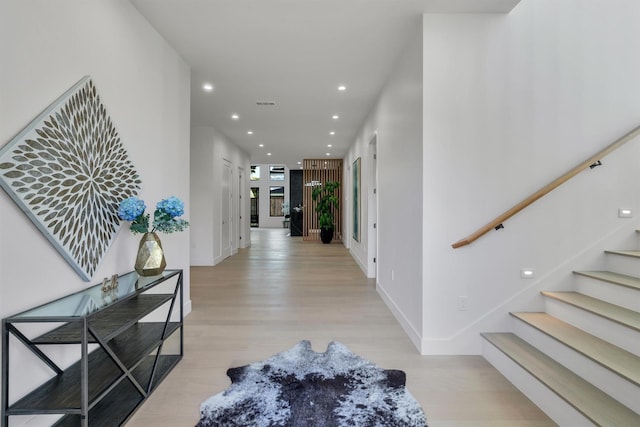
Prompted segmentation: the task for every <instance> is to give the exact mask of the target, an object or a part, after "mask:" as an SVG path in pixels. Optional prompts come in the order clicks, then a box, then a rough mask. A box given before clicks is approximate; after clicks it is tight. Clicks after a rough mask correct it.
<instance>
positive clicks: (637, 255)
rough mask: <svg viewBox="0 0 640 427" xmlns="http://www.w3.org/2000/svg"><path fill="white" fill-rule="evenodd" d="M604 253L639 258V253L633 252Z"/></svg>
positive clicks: (614, 251) (615, 251) (612, 251)
mask: <svg viewBox="0 0 640 427" xmlns="http://www.w3.org/2000/svg"><path fill="white" fill-rule="evenodd" d="M604 253H605V254H613V255H624V256H631V257H636V258H640V251H634V250H608V251H604Z"/></svg>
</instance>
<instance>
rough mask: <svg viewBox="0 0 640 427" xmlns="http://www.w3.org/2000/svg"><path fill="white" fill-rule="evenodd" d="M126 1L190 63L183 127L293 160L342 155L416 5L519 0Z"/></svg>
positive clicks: (417, 18) (279, 160)
mask: <svg viewBox="0 0 640 427" xmlns="http://www.w3.org/2000/svg"><path fill="white" fill-rule="evenodd" d="M131 2H132V3H133V4H134V6H135V7H136V8H137V9H138V10H139V11H140V13H142V15H144V16H145V17H146V19H147V20H148V21H149V22H150V23H151V24H152V25H153V26H154V27H155V29H156V30H157V31H158V32H159V33H160V34H161V35H162V36H163V37H164V38H165V39H166V40H167V41H168V42H169V44H171V45H172V46H173V47H174V48H175V49H176V50H177V51H178V53H179V54H180V55H181V56H182V58H184V60H185V61H186V62H187V63H188V64H189V66H190V67H191V124H192V126H213V127H215V128H216V129H217V130H218V131H219V132H221V133H223V134H224V135H226V136H227V137H228V138H229V139H230V140H231V141H232V142H234V143H235V144H236V145H238V146H240V147H242V148H243V149H244V150H245V151H247V152H248V153H249V154H250V155H251V162H252V163H253V164H260V163H267V164H268V163H271V164H286V165H287V166H289V167H290V168H298V167H299V165H298V164H297V162H299V161H301V160H302V159H303V158H325V157H328V156H327V155H326V153H330V154H331V156H330V157H331V158H342V157H343V156H344V154H345V153H346V151H347V149H348V147H349V146H350V145H351V144H352V143H353V141H354V137H355V135H356V132H357V131H358V130H359V129H360V127H361V126H362V124H363V121H364V119H365V117H366V115H367V114H368V113H369V111H370V110H371V109H372V108H373V106H374V104H375V102H376V100H377V98H378V96H379V94H380V92H381V90H382V88H383V86H384V84H385V82H386V79H387V77H388V75H389V73H390V72H391V71H392V70H393V67H394V64H395V62H396V61H397V59H398V58H399V57H400V55H401V54H402V51H403V49H404V47H405V46H406V45H407V43H408V41H409V40H410V37H411V36H412V35H415V34H417V33H416V32H417V31H419V28H420V25H421V21H422V14H423V13H469V12H474V13H505V12H508V11H510V10H511V9H513V7H514V6H515V5H516V4H517V3H518V2H519V0H131ZM205 82H210V83H211V84H213V85H214V90H213V91H212V92H210V93H205V92H204V91H203V90H202V85H203V84H204V83H205ZM341 84H344V85H346V87H347V89H346V91H344V92H340V91H338V89H337V88H338V86H339V85H341ZM261 101H274V102H275V103H276V105H275V106H258V105H256V103H257V102H261ZM234 113H236V114H238V115H239V116H240V118H239V119H238V120H233V119H231V115H232V114H234ZM334 114H338V115H339V116H340V118H339V119H338V120H334V119H332V115H334ZM249 130H251V131H253V135H249V134H248V133H247V132H248V131H249ZM331 131H334V132H335V135H333V136H332V135H330V134H329V132H331ZM259 144H264V147H263V148H261V147H259ZM328 144H332V145H333V146H332V147H331V148H329V147H328V146H327V145H328ZM267 153H272V155H271V156H268V155H267Z"/></svg>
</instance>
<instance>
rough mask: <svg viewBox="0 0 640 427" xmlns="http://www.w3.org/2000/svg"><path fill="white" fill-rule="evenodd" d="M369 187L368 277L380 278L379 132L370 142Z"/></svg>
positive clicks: (374, 134)
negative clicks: (378, 258)
mask: <svg viewBox="0 0 640 427" xmlns="http://www.w3.org/2000/svg"><path fill="white" fill-rule="evenodd" d="M368 157H369V164H370V165H371V167H370V168H369V171H370V172H369V185H368V192H369V197H367V203H368V205H367V230H368V236H367V237H368V238H367V277H368V278H375V277H378V264H379V262H378V260H377V257H378V163H377V162H378V131H377V130H376V131H375V132H374V133H373V136H372V137H371V139H370V140H369V154H368Z"/></svg>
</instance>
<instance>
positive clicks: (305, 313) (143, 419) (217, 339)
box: [127, 229, 555, 427]
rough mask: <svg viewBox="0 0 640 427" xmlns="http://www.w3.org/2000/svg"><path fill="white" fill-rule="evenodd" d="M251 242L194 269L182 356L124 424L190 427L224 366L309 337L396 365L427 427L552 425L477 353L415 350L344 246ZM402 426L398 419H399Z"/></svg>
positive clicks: (274, 232)
mask: <svg viewBox="0 0 640 427" xmlns="http://www.w3.org/2000/svg"><path fill="white" fill-rule="evenodd" d="M251 242H252V246H251V248H249V249H241V250H240V252H239V253H238V254H237V255H235V256H233V257H231V258H228V259H226V260H225V261H223V262H222V263H220V264H218V265H216V266H214V267H192V268H191V299H192V304H193V311H192V312H191V314H190V315H189V316H187V317H186V319H185V357H184V359H183V360H182V361H181V362H180V363H179V364H178V366H177V367H176V368H175V369H174V370H173V371H172V372H171V374H170V375H169V376H168V377H167V378H166V379H165V380H164V382H163V383H162V384H161V385H160V387H159V388H158V389H157V390H156V391H155V392H154V394H153V395H152V396H151V397H150V399H149V400H148V401H147V402H146V403H145V405H144V406H143V407H142V408H140V409H139V410H138V412H137V413H136V414H135V415H134V417H133V418H132V419H131V420H130V421H129V423H128V424H127V427H148V426H154V427H165V426H166V427H169V426H171V427H188V426H191V427H193V426H194V425H195V424H196V423H197V421H198V418H199V407H200V403H201V402H203V401H204V400H205V399H207V398H208V397H209V396H211V395H213V394H216V393H218V392H220V391H222V390H224V389H225V388H226V387H228V386H229V384H230V381H229V379H228V377H227V376H226V370H227V369H228V368H230V367H234V366H239V365H245V364H248V363H251V362H254V361H259V360H262V359H265V358H267V357H269V356H272V355H273V354H275V353H278V352H280V351H282V350H285V349H288V348H290V347H292V346H293V345H294V344H295V343H296V342H298V341H300V340H303V339H307V340H310V341H311V343H312V345H313V348H314V350H315V351H319V352H320V351H321V352H324V351H325V349H326V347H327V344H328V343H329V342H330V341H332V340H336V341H340V342H341V343H343V344H345V345H346V346H347V347H349V348H350V349H351V350H352V351H353V352H355V353H357V354H359V355H360V356H362V357H364V358H366V359H368V360H371V361H372V362H374V363H376V364H377V365H378V366H380V367H381V368H386V369H402V370H404V371H405V372H406V373H407V388H408V390H409V391H410V392H411V394H412V395H413V396H414V397H415V398H416V399H417V400H418V402H419V403H420V404H421V405H422V407H423V409H424V411H425V413H426V415H427V419H428V421H429V425H430V426H431V427H453V426H456V427H470V426H474V427H483V426H487V427H489V426H491V427H503V426H504V427H506V426H509V427H534V426H535V427H542V426H554V425H555V424H554V423H553V422H552V421H551V420H550V419H549V418H547V417H546V416H545V415H544V413H542V412H541V411H540V410H539V409H538V408H537V407H536V406H535V405H533V404H532V403H531V402H530V401H529V400H528V399H527V398H526V397H525V396H524V395H522V394H521V393H520V392H519V391H518V390H517V389H516V388H515V387H513V386H512V385H511V384H510V383H509V382H508V381H507V380H506V379H505V378H504V377H503V376H502V375H500V374H499V373H498V372H497V371H496V370H495V369H494V368H493V367H492V366H491V365H489V363H488V362H486V361H485V360H484V359H483V358H482V357H481V356H420V354H419V353H418V351H417V350H416V348H415V347H414V346H413V344H412V343H411V342H410V341H409V339H408V338H407V336H406V335H405V333H404V332H403V330H402V328H401V327H400V326H399V324H398V322H397V321H396V320H395V318H394V317H393V315H392V314H391V313H390V311H389V310H388V309H387V307H386V306H385V304H384V303H383V302H382V300H381V299H380V297H379V296H378V294H377V293H376V290H375V282H374V281H373V280H369V279H367V278H366V277H365V275H364V274H363V273H362V271H361V270H360V268H359V267H358V266H357V264H356V263H355V261H354V260H353V259H352V257H351V256H350V255H349V252H348V251H347V249H345V247H344V246H343V245H342V244H340V243H333V244H331V245H323V244H321V243H319V242H303V241H302V239H301V238H299V237H293V238H292V237H287V236H286V230H283V229H252V231H251ZM398 427H400V426H398Z"/></svg>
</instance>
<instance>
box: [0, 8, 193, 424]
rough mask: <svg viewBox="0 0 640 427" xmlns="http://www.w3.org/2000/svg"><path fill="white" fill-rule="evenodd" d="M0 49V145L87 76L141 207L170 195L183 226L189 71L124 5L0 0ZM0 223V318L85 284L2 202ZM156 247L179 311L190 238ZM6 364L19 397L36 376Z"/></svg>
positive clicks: (121, 237)
mask: <svg viewBox="0 0 640 427" xmlns="http://www.w3.org/2000/svg"><path fill="white" fill-rule="evenodd" d="M0 40H2V43H0V61H1V62H2V66H1V67H0V144H2V145H4V144H5V143H7V142H8V141H9V140H10V139H11V138H12V137H13V136H14V135H16V134H17V133H18V132H19V131H21V130H22V129H23V128H24V127H25V126H26V125H27V124H29V122H30V121H31V120H32V119H33V118H35V117H36V116H37V115H38V114H40V113H41V112H42V110H44V109H45V108H46V107H47V106H48V105H49V104H50V103H51V102H52V101H54V100H55V99H56V98H57V97H58V96H60V95H61V94H62V93H64V92H65V91H66V90H67V89H69V88H70V87H71V86H72V85H73V84H75V83H76V82H77V81H78V80H80V78H81V77H82V76H84V75H87V74H88V75H91V76H92V78H93V81H94V83H95V85H96V87H97V89H98V92H99V93H100V96H101V98H102V102H103V104H104V105H105V106H106V108H107V110H108V112H109V115H110V117H111V119H112V121H113V123H114V125H115V127H116V128H117V130H118V132H119V135H120V138H121V140H122V142H123V144H124V146H125V148H126V149H127V150H128V153H129V156H130V159H131V160H132V162H133V163H134V165H135V167H136V169H137V171H138V172H139V174H140V176H141V179H142V192H141V194H140V196H141V198H143V199H144V200H145V201H146V202H147V205H150V206H154V205H155V203H156V202H157V201H159V200H160V199H161V198H164V197H167V196H170V195H176V196H178V197H180V198H181V199H183V200H184V202H185V205H186V214H185V217H186V218H187V219H188V218H189V213H190V206H189V204H190V200H189V174H188V172H186V171H188V170H189V131H190V130H189V116H190V110H189V97H190V95H189V93H190V92H189V91H190V75H189V68H188V66H187V65H186V64H185V62H184V61H183V60H182V59H181V58H180V57H179V56H178V55H177V54H176V52H175V51H174V50H173V49H172V48H171V47H170V46H168V45H167V43H166V42H165V41H164V40H163V39H162V37H160V36H159V35H158V34H157V33H156V32H155V31H154V30H153V28H152V27H151V26H150V25H149V24H148V23H147V21H146V20H145V19H144V18H142V16H140V15H139V13H138V12H137V11H136V10H135V8H134V7H133V6H132V5H131V4H130V3H129V2H128V1H126V0H113V1H96V0H92V1H87V0H63V1H62V0H61V1H55V2H51V1H47V0H29V1H23V0H4V1H3V2H2V5H1V6H0ZM0 216H1V217H0V277H2V280H0V316H2V317H6V316H8V315H11V314H14V313H17V312H19V311H21V310H24V309H26V308H29V307H31V306H34V305H36V304H39V303H43V302H46V301H48V300H51V299H53V298H56V297H60V296H62V295H65V294H68V293H71V292H75V291H79V290H81V289H83V288H85V287H87V286H88V285H89V284H90V283H86V282H84V281H82V279H81V278H80V277H79V276H78V275H77V274H76V273H75V272H74V270H73V269H72V268H71V267H70V266H69V265H68V264H67V263H66V261H64V259H63V258H62V257H61V256H60V255H59V254H58V252H57V251H56V250H55V249H54V248H53V247H52V246H51V245H50V244H49V243H48V241H47V240H46V239H45V238H44V237H43V236H42V234H41V233H40V232H39V231H38V230H37V229H36V227H35V226H34V225H33V224H32V223H31V221H30V220H29V219H28V218H27V217H26V216H25V215H24V214H23V213H22V211H20V209H18V208H17V207H16V205H15V204H14V202H13V201H12V200H11V199H10V198H9V196H7V195H6V194H5V193H4V192H0ZM139 238H140V237H139V236H133V235H132V234H131V233H130V232H129V230H128V227H126V226H125V227H122V229H121V230H120V232H119V233H118V235H117V237H116V239H115V241H114V243H113V245H112V247H111V248H110V249H109V251H108V252H107V254H106V256H105V258H104V259H103V261H102V264H101V265H100V266H99V267H98V269H97V271H96V272H95V275H94V280H93V281H92V282H91V283H97V282H100V281H101V280H102V278H103V277H105V276H111V275H112V274H114V273H119V274H122V273H125V272H127V271H130V270H132V269H133V263H134V260H135V255H136V250H137V244H138V241H139ZM162 242H163V247H164V249H165V252H166V258H167V264H168V268H183V269H184V270H185V281H184V284H185V301H186V306H187V309H188V307H189V304H190V299H189V233H188V232H184V233H174V234H170V235H163V236H162ZM14 360H15V361H16V362H17V364H18V367H17V369H19V370H20V371H21V372H22V374H21V382H20V385H19V387H29V386H31V385H32V384H31V382H32V380H33V379H34V378H36V377H38V376H39V375H41V373H42V372H44V370H39V369H34V368H33V365H32V364H27V366H24V367H22V366H20V363H21V362H22V360H21V358H14ZM14 391H16V392H17V393H19V392H20V391H19V390H14ZM12 395H13V393H12ZM25 421H26V420H25V419H23V418H20V419H19V422H20V424H21V423H22V422H25ZM20 424H15V423H13V424H12V425H20ZM36 424H38V423H37V422H34V423H32V424H30V425H36ZM44 425H49V423H48V422H45V423H44Z"/></svg>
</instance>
